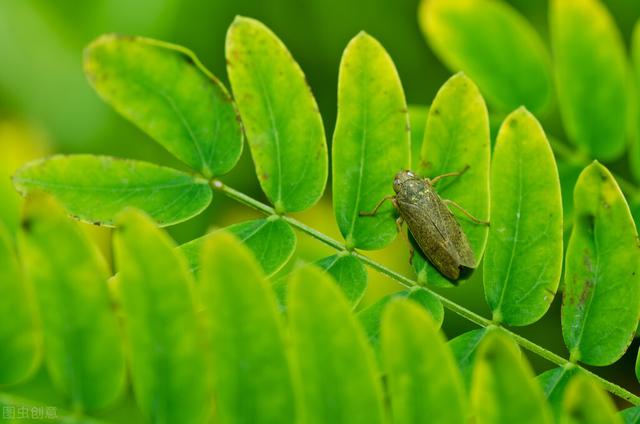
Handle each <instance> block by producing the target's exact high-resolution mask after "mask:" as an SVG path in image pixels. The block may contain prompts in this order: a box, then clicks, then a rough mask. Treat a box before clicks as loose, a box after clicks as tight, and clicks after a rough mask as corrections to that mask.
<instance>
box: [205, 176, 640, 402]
mask: <svg viewBox="0 0 640 424" xmlns="http://www.w3.org/2000/svg"><path fill="white" fill-rule="evenodd" d="M211 185H212V187H213V188H214V189H216V190H218V191H221V192H222V193H224V194H225V195H226V196H227V197H229V198H231V199H234V200H236V201H238V202H239V203H242V204H244V205H246V206H249V207H250V208H252V209H255V210H257V211H259V212H262V213H264V214H266V215H276V211H275V210H274V209H273V208H272V207H271V206H268V205H265V204H264V203H262V202H260V201H258V200H256V199H254V198H252V197H250V196H247V195H246V194H244V193H242V192H239V191H238V190H235V189H233V188H231V187H229V186H226V185H224V184H223V183H222V182H221V181H219V180H213V181H212V182H211ZM280 217H281V218H282V219H283V220H285V221H286V222H287V223H289V224H290V225H291V226H293V227H295V228H297V229H299V230H300V231H302V232H304V233H307V234H308V235H310V236H311V237H313V238H315V239H317V240H320V241H321V242H323V243H325V244H327V245H329V246H331V247H333V248H334V249H336V250H338V251H347V250H348V249H347V248H346V246H344V245H343V244H342V243H340V242H339V241H337V240H335V239H333V238H331V237H329V236H327V235H326V234H323V233H321V232H320V231H318V230H316V229H314V228H311V227H309V226H308V225H306V224H304V223H302V222H300V221H298V220H297V219H295V218H291V217H289V216H286V215H280ZM350 253H351V255H353V256H355V257H356V258H358V259H359V260H360V261H362V262H364V263H365V264H367V265H368V266H369V267H371V268H373V269H375V270H376V271H378V272H380V273H382V274H384V275H386V276H388V277H390V278H391V279H393V280H395V281H397V282H398V283H400V284H401V285H403V286H405V287H408V288H411V287H414V286H416V285H418V283H417V282H416V281H414V280H412V279H410V278H407V277H405V276H404V275H402V274H399V273H398V272H396V271H393V270H391V269H389V268H387V267H386V266H384V265H382V264H380V263H378V262H376V261H374V260H373V259H371V258H369V257H368V256H366V255H363V254H362V253H359V252H357V251H355V250H353V251H351V252H350ZM423 288H424V289H425V290H427V291H429V292H430V293H431V294H433V295H434V296H435V297H437V298H438V299H439V300H440V301H441V302H442V305H443V306H444V307H445V308H447V309H449V310H450V311H452V312H454V313H455V314H457V315H460V316H461V317H463V318H465V319H467V320H468V321H471V322H473V323H475V324H477V325H478V326H480V327H488V326H490V325H497V324H495V323H493V322H492V321H491V320H489V319H487V318H485V317H483V316H481V315H478V314H476V313H475V312H473V311H471V310H469V309H467V308H465V307H464V306H462V305H458V304H457V303H455V302H453V301H451V300H449V299H447V298H446V297H444V296H442V295H441V294H439V293H436V292H434V291H432V290H430V289H428V288H426V287H423ZM500 328H502V330H503V331H505V332H506V333H507V334H508V335H509V336H511V337H512V338H513V340H515V341H516V342H517V343H518V344H519V345H520V346H522V347H523V348H524V349H527V350H528V351H530V352H532V353H534V354H536V355H538V356H540V357H542V358H544V359H546V360H548V361H550V362H552V363H554V364H556V365H558V366H561V367H562V366H567V365H574V366H576V367H578V368H580V369H581V370H582V371H583V372H585V373H586V374H588V375H590V376H592V377H593V378H595V379H596V380H598V382H599V383H600V384H601V385H602V386H603V387H604V388H605V389H606V390H607V391H609V392H610V393H612V394H614V395H616V396H618V397H620V398H622V399H624V400H626V401H628V402H629V403H631V404H633V405H640V397H638V396H636V395H634V394H633V393H631V392H629V391H628V390H626V389H625V388H623V387H620V386H618V385H617V384H615V383H612V382H610V381H608V380H606V379H604V378H603V377H600V376H599V375H597V374H595V373H593V372H592V371H590V370H588V369H586V368H584V367H582V366H580V365H578V364H575V363H572V362H570V361H569V360H568V359H566V358H563V357H562V356H560V355H558V354H556V353H553V352H551V351H550V350H548V349H545V348H544V347H542V346H540V345H538V344H536V343H534V342H532V341H531V340H529V339H526V338H524V337H522V336H520V335H519V334H516V333H514V332H513V331H511V330H509V329H507V328H504V327H500Z"/></svg>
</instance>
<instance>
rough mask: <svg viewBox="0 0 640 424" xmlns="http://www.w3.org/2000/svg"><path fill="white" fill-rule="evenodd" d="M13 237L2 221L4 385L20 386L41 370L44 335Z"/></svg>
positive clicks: (0, 356)
mask: <svg viewBox="0 0 640 424" xmlns="http://www.w3.org/2000/svg"><path fill="white" fill-rule="evenodd" d="M12 239H13V237H12V236H11V234H10V233H9V230H8V229H7V227H6V226H5V225H4V223H2V222H0V293H2V296H0V316H2V317H6V318H5V319H3V320H2V325H1V326H0V364H2V365H1V366H0V385H9V384H15V383H18V382H20V381H22V380H24V379H25V378H27V377H29V376H30V375H31V374H32V373H33V372H34V371H35V370H36V368H37V365H38V364H39V361H40V357H41V355H42V352H41V351H42V346H41V344H42V342H41V338H42V334H41V332H40V331H39V330H38V328H37V324H36V309H35V304H34V299H33V294H32V293H31V292H30V291H29V290H28V288H27V282H26V279H25V278H24V274H23V270H22V267H21V264H20V262H18V256H17V254H16V251H15V248H14V246H13V241H12Z"/></svg>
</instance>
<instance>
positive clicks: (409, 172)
mask: <svg viewBox="0 0 640 424" xmlns="http://www.w3.org/2000/svg"><path fill="white" fill-rule="evenodd" d="M407 175H408V176H410V177H415V175H413V172H411V171H407Z"/></svg>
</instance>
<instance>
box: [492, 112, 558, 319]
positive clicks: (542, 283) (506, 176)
mask: <svg viewBox="0 0 640 424" xmlns="http://www.w3.org/2000/svg"><path fill="white" fill-rule="evenodd" d="M562 234H563V231H562V196H561V194H560V180H559V177H558V169H557V167H556V162H555V159H554V157H553V152H552V151H551V147H550V146H549V142H548V141H547V138H546V136H545V134H544V131H543V129H542V127H541V126H540V124H539V123H538V121H537V120H536V118H535V117H534V116H533V115H531V114H530V113H529V112H528V111H527V110H526V109H524V108H520V109H518V110H517V111H515V112H513V113H512V114H510V115H509V116H508V117H507V118H506V119H505V121H504V123H503V124H502V128H501V129H500V132H499V134H498V140H497V142H496V146H495V148H494V151H493V159H492V163H491V228H490V229H489V241H488V243H487V251H486V254H485V258H484V269H483V277H484V289H485V296H486V298H487V303H488V304H489V306H490V308H491V310H492V311H493V319H494V320H497V321H499V322H504V323H506V324H508V325H528V324H531V323H533V322H535V321H537V320H538V319H540V318H541V317H542V316H543V315H544V314H545V313H546V312H547V310H548V309H549V306H550V305H551V302H552V301H553V297H554V295H555V293H556V290H557V288H558V283H559V282H560V274H561V272H562V253H563V251H562Z"/></svg>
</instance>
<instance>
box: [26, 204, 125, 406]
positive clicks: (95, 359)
mask: <svg viewBox="0 0 640 424" xmlns="http://www.w3.org/2000/svg"><path fill="white" fill-rule="evenodd" d="M20 252H21V256H22V258H23V262H24V266H25V269H26V275H27V278H28V279H29V281H31V283H32V284H33V287H34V290H35V294H36V300H37V304H38V309H39V313H40V323H41V325H42V330H43V333H44V360H45V363H46V365H47V371H48V373H49V375H50V376H51V380H52V381H53V384H54V386H55V387H56V389H57V390H59V391H60V392H61V393H63V394H64V396H65V397H66V398H67V399H68V402H69V404H68V407H69V409H77V410H81V411H86V410H93V409H99V408H104V407H105V406H107V405H109V404H111V403H113V402H114V401H115V400H116V399H117V398H118V397H119V396H120V395H121V394H122V392H123V390H124V388H125V360H124V348H123V346H122V343H121V335H120V331H119V328H118V321H117V319H116V315H115V314H114V312H113V309H112V305H111V299H110V297H109V291H108V289H107V279H108V277H109V270H108V268H107V264H106V262H105V260H104V258H103V257H102V256H101V255H100V252H99V251H98V249H97V247H96V246H95V245H93V244H91V242H90V241H89V239H88V238H87V236H86V235H85V234H84V232H83V231H82V229H81V228H80V224H78V223H77V222H74V221H72V220H70V219H68V218H67V216H66V214H65V212H64V210H63V209H62V207H61V206H60V205H59V204H57V203H56V202H54V201H53V200H52V199H51V198H49V197H45V196H36V197H30V198H29V199H28V200H27V203H26V206H25V215H24V218H23V222H22V232H21V234H20Z"/></svg>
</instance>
